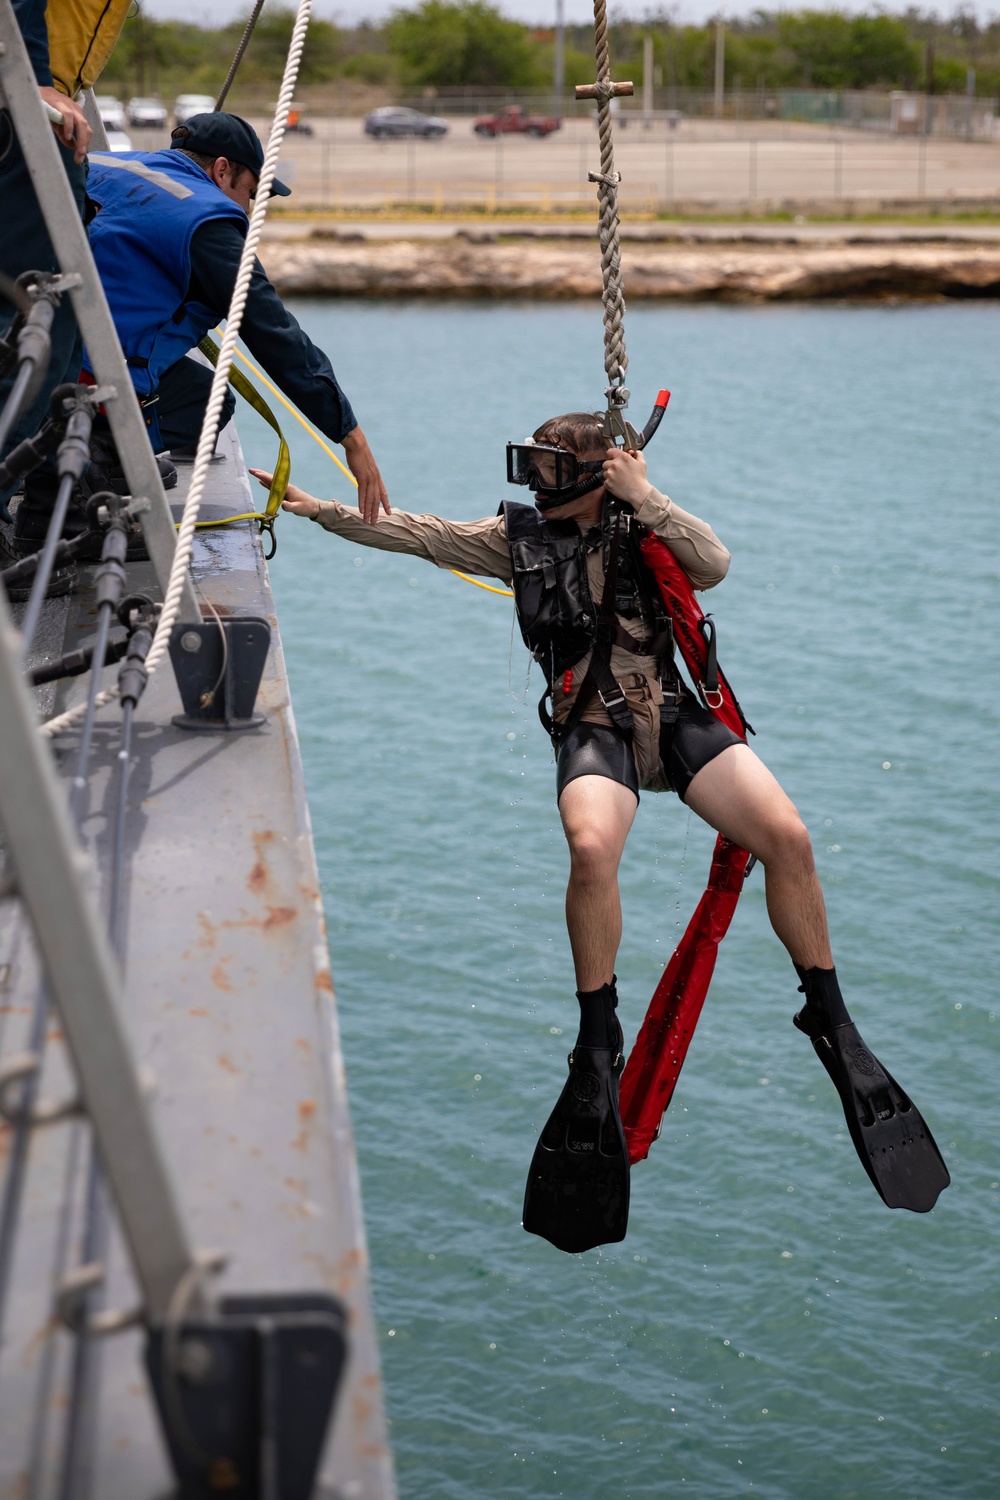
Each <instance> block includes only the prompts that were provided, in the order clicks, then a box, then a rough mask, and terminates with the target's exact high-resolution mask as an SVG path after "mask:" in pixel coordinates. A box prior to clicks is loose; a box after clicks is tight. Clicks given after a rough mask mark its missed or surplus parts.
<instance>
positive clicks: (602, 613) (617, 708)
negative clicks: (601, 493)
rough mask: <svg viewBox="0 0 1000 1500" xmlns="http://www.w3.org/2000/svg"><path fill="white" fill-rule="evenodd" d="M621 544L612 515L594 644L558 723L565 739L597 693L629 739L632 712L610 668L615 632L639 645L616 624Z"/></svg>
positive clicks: (617, 521) (617, 518)
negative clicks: (569, 705) (573, 698)
mask: <svg viewBox="0 0 1000 1500" xmlns="http://www.w3.org/2000/svg"><path fill="white" fill-rule="evenodd" d="M620 548H621V514H620V512H619V513H617V514H616V515H615V524H614V530H613V531H612V533H611V546H610V548H609V551H608V566H607V571H606V572H605V574H604V593H603V594H602V595H601V607H600V610H599V611H598V615H597V629H596V631H595V634H594V645H593V649H592V650H591V653H590V663H589V665H588V667H587V671H586V673H585V675H584V679H583V681H582V682H581V684H580V690H579V692H578V693H577V695H576V701H575V703H574V704H573V707H572V708H571V709H570V712H569V717H568V718H567V720H566V723H565V724H563V725H561V726H560V729H559V738H560V739H561V740H562V739H565V738H566V736H567V735H569V734H571V733H572V732H573V730H574V729H575V728H576V726H577V725H578V724H579V722H580V720H581V719H582V718H583V715H584V713H585V711H586V710H587V709H588V708H589V707H590V704H591V703H592V702H593V700H594V698H595V697H597V696H598V695H599V696H600V699H601V702H602V703H603V704H604V707H605V708H606V709H607V711H608V713H609V714H610V716H611V722H612V723H613V724H614V725H615V728H616V729H619V730H620V731H621V732H622V734H624V735H625V736H626V737H627V738H628V739H629V741H631V739H632V729H633V724H632V714H631V711H630V709H629V706H628V703H627V702H626V700H625V694H624V693H623V692H622V689H621V685H620V683H619V682H618V681H617V679H616V678H615V676H614V674H613V673H612V671H611V647H612V646H613V645H614V644H615V643H616V641H617V637H618V634H619V633H621V634H622V635H623V636H627V637H628V640H629V642H630V643H631V644H630V646H629V648H628V649H630V650H632V649H634V648H635V646H637V645H638V642H637V641H636V640H635V639H634V637H633V636H630V635H628V632H627V631H624V630H622V628H621V626H620V625H619V624H618V620H617V617H616V614H615V603H616V600H617V589H618V555H619V551H620Z"/></svg>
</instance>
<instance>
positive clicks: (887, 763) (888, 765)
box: [882, 760, 892, 771]
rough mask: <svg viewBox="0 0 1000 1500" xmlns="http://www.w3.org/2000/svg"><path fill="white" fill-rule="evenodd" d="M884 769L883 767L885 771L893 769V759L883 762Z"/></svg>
mask: <svg viewBox="0 0 1000 1500" xmlns="http://www.w3.org/2000/svg"><path fill="white" fill-rule="evenodd" d="M882 769H883V771H891V770H892V761H891V760H884V761H883V762H882Z"/></svg>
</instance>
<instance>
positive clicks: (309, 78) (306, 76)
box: [223, 7, 341, 83]
mask: <svg viewBox="0 0 1000 1500" xmlns="http://www.w3.org/2000/svg"><path fill="white" fill-rule="evenodd" d="M294 26H295V11H294V10H291V9H290V8H283V9H281V10H271V9H270V8H269V7H268V8H266V9H264V10H263V11H262V12H261V14H260V17H259V19H258V21H257V25H256V26H255V27H254V33H253V36H252V37H251V39H250V45H249V47H248V48H247V50H246V55H245V57H244V58H243V61H242V63H241V64H240V71H239V75H238V76H239V78H240V80H241V82H244V83H255V82H260V83H265V82H267V83H270V82H274V81H276V80H280V78H281V75H282V73H283V71H284V67H285V59H286V57H287V56H288V48H289V44H290V43H291V40H292V30H293V28H294ZM245 27H246V18H244V19H243V20H241V21H237V22H234V23H233V24H231V25H229V26H227V27H226V28H225V29H224V32H223V35H224V36H225V37H226V39H227V41H228V42H229V43H230V45H231V47H232V51H233V52H235V51H236V46H237V43H238V42H239V39H240V37H241V36H242V35H243V31H244V28H245ZM340 53H341V46H340V37H339V34H338V32H337V28H336V26H334V25H333V23H332V22H331V21H320V20H315V19H314V20H311V21H310V22H309V30H308V31H307V32H306V41H305V46H304V47H303V49H302V62H301V64H300V65H299V82H300V83H325V82H327V80H328V79H330V78H334V77H336V75H337V71H338V63H339V62H340Z"/></svg>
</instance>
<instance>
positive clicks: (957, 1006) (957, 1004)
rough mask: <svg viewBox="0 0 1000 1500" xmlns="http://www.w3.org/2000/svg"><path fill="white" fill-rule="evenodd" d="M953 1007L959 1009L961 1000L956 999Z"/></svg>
mask: <svg viewBox="0 0 1000 1500" xmlns="http://www.w3.org/2000/svg"><path fill="white" fill-rule="evenodd" d="M955 1009H956V1010H961V1009H962V1002H961V1000H957V1001H956V1002H955Z"/></svg>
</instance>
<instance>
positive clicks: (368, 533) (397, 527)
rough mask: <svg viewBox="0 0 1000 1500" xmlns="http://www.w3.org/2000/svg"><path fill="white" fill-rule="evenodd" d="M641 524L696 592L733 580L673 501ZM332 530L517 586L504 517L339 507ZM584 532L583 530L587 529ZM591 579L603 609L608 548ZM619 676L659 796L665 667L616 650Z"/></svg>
mask: <svg viewBox="0 0 1000 1500" xmlns="http://www.w3.org/2000/svg"><path fill="white" fill-rule="evenodd" d="M635 516H636V519H637V520H638V521H640V522H641V523H642V525H643V526H647V527H648V528H649V529H650V531H653V532H655V533H656V535H657V536H659V537H662V539H663V541H665V542H666V543H667V545H668V547H669V548H670V550H671V551H672V552H673V554H674V556H675V557H676V558H677V561H678V562H679V563H680V565H681V567H682V568H683V569H684V571H685V572H686V573H687V575H688V577H689V578H690V580H691V582H692V583H693V585H694V587H695V588H696V589H710V588H714V586H715V585H716V584H717V583H721V581H722V579H723V578H725V576H726V572H727V570H728V568H729V553H728V551H727V550H726V548H725V547H724V546H723V545H722V543H721V542H720V541H719V538H718V537H717V536H716V535H715V532H714V531H713V530H712V528H711V527H710V526H709V525H708V524H707V523H706V522H705V521H701V520H699V519H698V517H697V516H692V515H690V514H689V513H688V512H687V511H685V510H681V508H680V506H679V505H675V504H674V502H673V501H672V500H670V499H669V498H668V497H667V496H666V495H661V494H660V492H659V491H658V490H655V489H653V488H652V486H651V487H650V489H649V493H648V494H647V495H646V498H645V500H644V501H643V502H642V504H641V505H640V506H638V507H637V508H636V511H635ZM315 519H316V520H317V521H318V522H319V524H320V525H321V526H322V527H323V528H324V529H325V530H326V531H332V532H335V533H336V534H337V535H338V536H342V537H346V538H347V540H348V541H352V542H358V543H360V545H361V546H363V547H376V548H379V549H380V550H382V551H383V552H405V553H408V554H409V555H410V556H412V557H422V558H424V559H425V560H426V561H427V562H432V563H434V564H435V566H436V567H439V568H457V569H458V570H459V571H460V572H463V573H475V574H479V575H482V576H485V577H487V578H497V579H499V580H500V581H501V583H505V584H510V582H511V577H512V568H511V560H510V548H509V547H508V545H507V533H506V527H505V524H504V518H503V516H502V515H499V516H489V517H486V518H484V519H483V520H481V521H446V520H444V519H443V518H442V517H441V516H434V515H413V514H411V513H409V512H408V511H405V510H394V511H393V512H392V514H391V515H389V516H382V517H381V519H380V520H379V522H378V524H377V525H375V526H369V525H367V524H366V523H365V522H364V521H363V520H362V519H361V515H360V513H359V511H358V510H357V508H356V507H354V506H346V505H341V504H340V503H339V502H338V501H336V500H324V501H321V502H320V508H319V514H318V515H317V516H316V517H315ZM581 529H583V528H581ZM587 572H588V577H589V580H590V590H591V596H592V598H593V600H594V603H595V605H598V606H599V605H600V602H601V598H602V595H603V593H604V564H603V556H602V549H601V548H600V547H598V548H596V549H594V550H593V551H590V552H588V554H587ZM621 623H622V624H623V625H624V626H625V628H626V629H627V630H628V631H629V632H630V633H631V635H632V636H633V637H635V638H636V639H637V640H643V639H648V638H649V633H650V628H649V626H648V625H646V624H645V623H644V622H642V621H640V620H623V621H622V622H621ZM589 661H590V654H589V652H588V654H587V655H586V656H585V657H584V658H583V659H582V660H581V661H579V662H577V664H576V666H575V667H574V668H573V677H572V683H571V685H570V690H569V692H568V693H565V692H563V690H562V685H561V684H560V685H558V686H557V688H556V691H555V692H554V694H553V697H554V700H555V701H554V703H553V713H554V716H555V719H556V721H557V722H560V721H562V720H563V719H565V717H566V716H567V714H568V713H569V711H570V709H571V707H572V705H573V701H574V699H575V697H576V694H577V691H578V690H579V687H580V684H581V683H582V681H583V679H584V677H585V675H586V672H587V666H588V664H589ZM610 665H611V672H612V674H613V676H614V677H615V678H616V679H617V680H618V681H619V682H620V683H621V686H622V689H623V691H624V693H625V697H626V699H627V701H628V705H629V708H630V709H631V711H632V716H633V720H634V724H635V728H634V734H633V752H634V754H635V758H636V764H637V767H638V770H639V781H640V784H641V785H643V786H647V787H649V788H651V789H652V790H657V789H658V788H659V787H660V786H662V785H664V784H665V783H664V781H663V777H662V770H661V767H660V756H659V732H660V714H659V708H660V704H661V703H662V701H663V694H662V692H661V690H660V685H659V680H658V676H657V662H656V659H655V658H654V657H652V656H637V655H634V654H633V653H632V652H629V651H624V650H622V648H621V647H619V646H615V647H613V648H612V652H611V663H610ZM583 718H584V719H585V720H586V721H587V722H588V723H594V724H610V723H611V719H610V717H609V715H608V714H607V712H606V711H605V709H604V706H603V705H602V703H601V702H600V700H599V699H596V698H595V699H594V701H593V702H592V703H591V704H590V706H589V707H588V708H587V710H586V711H585V712H584V714H583Z"/></svg>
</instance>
